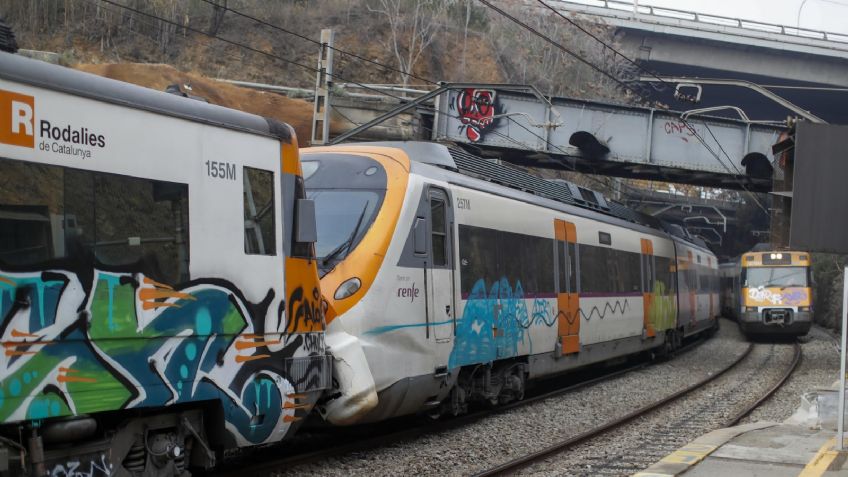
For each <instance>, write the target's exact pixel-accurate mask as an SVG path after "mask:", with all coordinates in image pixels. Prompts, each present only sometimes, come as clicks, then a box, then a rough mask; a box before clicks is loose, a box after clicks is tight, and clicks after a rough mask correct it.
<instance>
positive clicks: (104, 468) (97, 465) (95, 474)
mask: <svg viewBox="0 0 848 477" xmlns="http://www.w3.org/2000/svg"><path fill="white" fill-rule="evenodd" d="M113 471H114V466H113V465H112V463H111V462H109V459H108V458H107V457H106V454H102V453H100V454H96V455H93V456H88V457H87V458H81V459H74V460H70V461H67V462H64V463H61V464H56V465H55V466H53V468H52V469H51V470H50V472H49V475H50V477H100V476H107V475H112V472H113Z"/></svg>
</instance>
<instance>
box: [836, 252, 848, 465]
mask: <svg viewBox="0 0 848 477" xmlns="http://www.w3.org/2000/svg"><path fill="white" fill-rule="evenodd" d="M842 278H843V281H842V354H841V358H842V361H841V362H840V363H839V417H838V419H839V421H838V422H837V432H836V446H837V449H839V450H845V357H846V354H845V353H846V350H845V347H846V346H845V345H846V342H848V264H846V265H845V273H844V275H843V277H842Z"/></svg>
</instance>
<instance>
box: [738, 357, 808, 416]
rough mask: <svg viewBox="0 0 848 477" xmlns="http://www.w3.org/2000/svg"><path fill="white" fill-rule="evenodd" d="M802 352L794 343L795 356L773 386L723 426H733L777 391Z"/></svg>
mask: <svg viewBox="0 0 848 477" xmlns="http://www.w3.org/2000/svg"><path fill="white" fill-rule="evenodd" d="M802 354H803V353H802V352H801V345H800V344H799V343H795V357H794V358H793V359H792V363H790V364H789V368H788V369H787V370H786V372H785V373H783V376H781V378H780V379H779V380H778V381H777V382H776V383H775V384H774V386H772V387H771V388H770V389H769V390H768V391H766V393H765V394H763V396H761V397H760V398H759V399H757V401H756V402H754V403H753V404H751V405H750V406H748V407H746V408H745V409H743V410H742V412H740V413H739V414H737V415H736V416H735V417H733V419H731V420H729V421H727V424H725V427H731V426H735V425H736V424H739V421H741V420H742V419H744V418H745V417H746V416H748V414H751V412H753V411H754V409H756V408H758V407H760V405H761V404H762V403H764V402H765V401H766V400H767V399H768V398H770V397H771V396H772V395H773V394H774V393H775V392H777V390H778V389H780V388H781V387H782V386H783V383H785V382H786V380H787V379H789V377H790V376H792V373H794V372H795V369H796V368H797V367H798V363H800V362H801V356H802Z"/></svg>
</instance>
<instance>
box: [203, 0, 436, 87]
mask: <svg viewBox="0 0 848 477" xmlns="http://www.w3.org/2000/svg"><path fill="white" fill-rule="evenodd" d="M201 1H203V2H205V3H208V4H209V5H212V6H214V7H215V8H219V9H223V10H225V11H228V12H230V13H232V14H233V15H236V16H239V17H242V18H246V19H248V20H250V21H252V22H255V23H258V24H260V25H263V26H266V27H268V28H271V29H273V30H277V31H279V32H283V33H285V34H287V35H292V36H294V37H297V38H300V39H301V40H304V41H308V42H310V43H314V44H316V45H318V46H323V45H324V44H323V43H321V42H320V41H318V40H315V39H313V38H310V37H308V36H306V35H303V34H300V33H297V32H294V31H291V30H288V29H286V28H283V27H281V26H279V25H275V24H273V23H270V22H268V21H265V20H262V19H261V18H257V17H254V16H252V15H249V14H247V13H244V12H242V11H239V10H236V9H235V8H230V7H228V6H224V5H220V4H218V3H215V2H214V1H213V0H201ZM327 46H328V48H330V49H331V50H333V51H335V52H337V53H341V54H342V55H347V56H350V57H352V58H356V59H358V60H360V61H364V62H366V63H370V64H372V65H375V66H379V67H380V68H384V69H386V70H390V71H394V72H396V73H401V74H405V75H408V76H409V77H410V78H415V79H417V80H420V81H424V82H425V83H429V84H431V85H435V84H438V83H437V82H435V81H431V80H429V79H427V78H422V77H421V76H417V75H415V74H413V73H412V72H411V71H403V70H402V69H400V68H396V67H394V66H389V65H387V64H384V63H380V62H379V61H375V60H372V59H370V58H366V57H364V56H362V55H358V54H356V53H353V52H351V51H347V50H343V49H341V48H338V47H336V46H330V45H327Z"/></svg>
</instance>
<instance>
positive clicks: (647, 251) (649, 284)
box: [640, 239, 656, 338]
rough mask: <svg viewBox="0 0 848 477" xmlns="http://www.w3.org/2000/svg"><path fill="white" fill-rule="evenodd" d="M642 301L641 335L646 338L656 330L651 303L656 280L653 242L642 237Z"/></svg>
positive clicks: (654, 334) (654, 333) (651, 336)
mask: <svg viewBox="0 0 848 477" xmlns="http://www.w3.org/2000/svg"><path fill="white" fill-rule="evenodd" d="M640 259H641V262H642V263H641V266H642V267H641V268H642V303H643V313H644V315H643V331H642V333H643V335H644V336H645V337H646V338H653V337H654V336H656V330H655V329H654V324H653V323H652V318H653V317H652V316H651V305H652V300H653V298H654V282H655V280H656V271H655V270H654V269H655V266H656V264H655V260H654V243H653V242H652V241H651V239H642V255H641V256H640Z"/></svg>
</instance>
